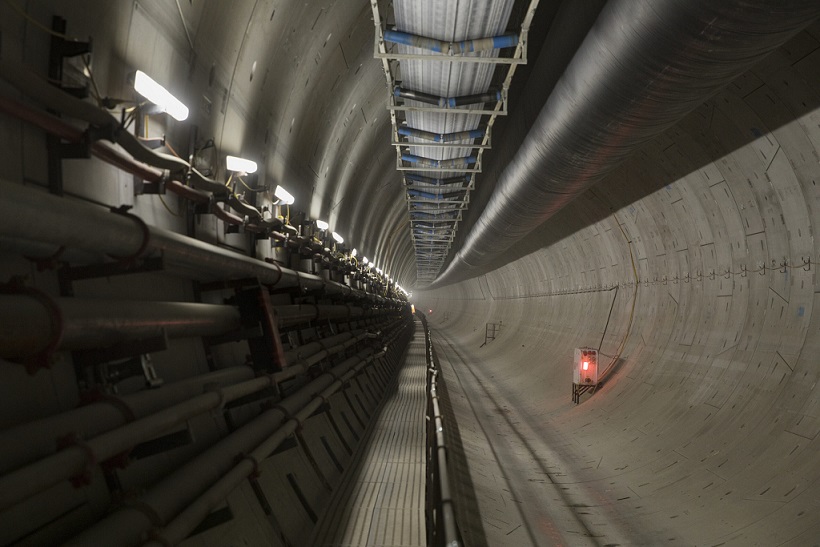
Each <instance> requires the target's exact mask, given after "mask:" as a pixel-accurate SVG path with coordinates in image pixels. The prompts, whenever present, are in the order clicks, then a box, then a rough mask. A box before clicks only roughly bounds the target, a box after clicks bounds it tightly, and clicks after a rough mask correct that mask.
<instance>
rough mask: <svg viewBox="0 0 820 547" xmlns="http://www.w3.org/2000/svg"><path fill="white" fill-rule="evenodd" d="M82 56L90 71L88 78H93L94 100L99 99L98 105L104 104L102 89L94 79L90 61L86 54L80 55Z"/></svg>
mask: <svg viewBox="0 0 820 547" xmlns="http://www.w3.org/2000/svg"><path fill="white" fill-rule="evenodd" d="M80 58H81V59H82V60H83V65H85V70H86V71H87V72H88V79H89V80H91V87H92V88H93V92H94V100H95V101H97V105H98V106H102V95H100V89H99V88H98V87H97V81H96V80H95V79H94V73H93V72H91V65H90V64H89V63H88V60H87V59H86V58H85V55H80Z"/></svg>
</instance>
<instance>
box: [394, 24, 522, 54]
mask: <svg viewBox="0 0 820 547" xmlns="http://www.w3.org/2000/svg"><path fill="white" fill-rule="evenodd" d="M384 41H385V42H390V43H393V44H401V45H404V46H411V47H417V48H420V49H426V50H428V51H433V52H435V53H443V54H445V55H460V54H462V53H474V52H478V51H488V50H491V49H503V48H509V47H516V46H517V45H518V35H517V34H504V35H501V36H491V37H488V38H476V39H474V40H463V41H461V42H447V41H444V40H438V39H436V38H428V37H426V36H419V35H417V34H410V33H408V32H401V31H398V30H386V31H384Z"/></svg>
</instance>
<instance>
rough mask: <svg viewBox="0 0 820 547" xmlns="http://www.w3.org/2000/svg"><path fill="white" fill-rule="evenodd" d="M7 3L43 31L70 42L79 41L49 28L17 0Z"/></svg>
mask: <svg viewBox="0 0 820 547" xmlns="http://www.w3.org/2000/svg"><path fill="white" fill-rule="evenodd" d="M6 4H8V5H9V6H11V8H12V9H13V10H14V11H16V12H17V13H19V14H20V15H22V16H23V18H24V19H25V20H27V21H28V22H29V23H31V24H32V25H34V26H35V27H37V28H39V29H40V30H42V31H43V32H47V33H49V34H51V35H52V36H56V37H57V38H62V39H63V40H66V41H69V42H76V41H77V40H76V39H75V38H69V37H68V36H66V35H65V34H63V33H62V32H57V31H56V30H53V29H50V28H48V27H47V26H45V25H44V24H42V23H41V22H40V21H38V20H36V19H35V18H33V17H32V16H31V15H29V14H28V13H26V11H25V10H24V9H23V8H21V7H20V6H18V5H17V3H16V2H12V1H11V0H6Z"/></svg>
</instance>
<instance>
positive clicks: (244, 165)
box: [225, 156, 256, 173]
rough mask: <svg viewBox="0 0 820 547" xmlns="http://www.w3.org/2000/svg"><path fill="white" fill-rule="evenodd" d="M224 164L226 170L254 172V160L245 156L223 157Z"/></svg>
mask: <svg viewBox="0 0 820 547" xmlns="http://www.w3.org/2000/svg"><path fill="white" fill-rule="evenodd" d="M225 165H226V166H227V167H228V171H234V172H236V173H256V162H255V161H251V160H246V159H245V158H237V157H236V156H228V157H226V158H225Z"/></svg>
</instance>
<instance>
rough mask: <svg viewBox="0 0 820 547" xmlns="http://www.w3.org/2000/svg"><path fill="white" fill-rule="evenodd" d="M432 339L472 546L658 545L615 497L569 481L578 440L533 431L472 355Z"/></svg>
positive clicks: (462, 517) (536, 427) (442, 338)
mask: <svg viewBox="0 0 820 547" xmlns="http://www.w3.org/2000/svg"><path fill="white" fill-rule="evenodd" d="M431 333H432V337H433V345H434V347H435V350H436V355H437V357H438V360H439V365H440V367H441V370H442V375H443V379H444V384H445V386H446V401H445V412H446V413H447V414H450V416H447V417H448V418H450V420H449V423H451V424H455V427H454V428H453V430H451V431H450V432H449V437H448V443H450V446H451V452H450V453H451V458H450V466H451V469H452V470H453V472H454V475H455V477H456V481H455V482H456V484H454V485H453V488H454V490H455V500H456V510H457V518H458V522H459V528H460V530H461V533H462V536H463V539H464V542H465V545H479V546H495V545H516V546H518V545H521V546H523V545H538V546H541V545H543V546H547V545H579V546H580V545H650V544H653V542H652V540H651V539H648V538H646V537H642V534H640V533H639V532H638V531H637V530H635V529H632V528H631V526H630V525H629V521H628V519H625V518H624V517H623V516H622V515H619V514H618V513H617V512H616V511H615V510H614V507H613V504H612V503H611V502H610V501H609V497H610V493H605V492H599V491H597V490H596V488H594V487H592V486H591V485H589V484H585V483H584V482H583V481H572V480H569V478H568V475H569V474H570V472H571V469H572V467H573V466H572V462H567V461H565V458H564V457H563V456H562V455H561V454H560V446H561V445H562V443H563V444H567V443H571V442H572V441H571V440H570V439H568V438H566V437H564V436H563V435H562V434H560V433H559V432H556V431H552V430H551V429H550V427H549V424H534V423H531V421H530V420H528V418H527V417H526V416H525V415H524V414H523V413H522V412H521V411H520V410H519V409H517V408H516V407H517V401H516V400H515V399H514V397H511V396H510V394H509V393H504V392H503V390H501V389H499V384H502V383H503V382H502V381H501V380H500V378H499V379H498V380H497V379H495V378H494V376H493V374H492V372H489V373H488V371H487V369H486V368H485V367H480V366H476V363H477V361H476V359H477V358H476V357H475V356H473V355H471V353H470V350H468V349H466V348H464V347H463V346H460V345H459V344H458V343H457V342H455V341H453V340H452V339H450V338H449V337H448V336H447V333H446V332H443V331H440V330H435V329H433V330H431ZM567 397H569V395H567ZM556 447H558V449H556Z"/></svg>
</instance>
